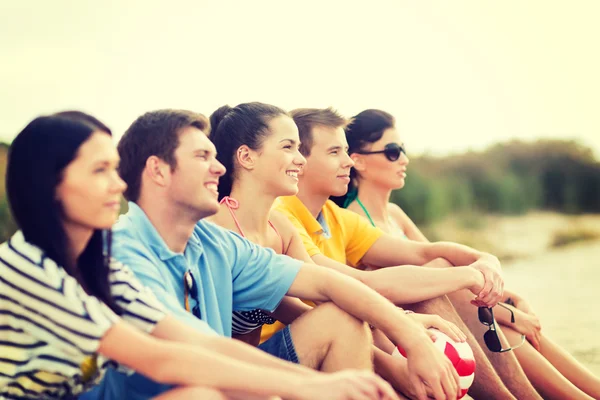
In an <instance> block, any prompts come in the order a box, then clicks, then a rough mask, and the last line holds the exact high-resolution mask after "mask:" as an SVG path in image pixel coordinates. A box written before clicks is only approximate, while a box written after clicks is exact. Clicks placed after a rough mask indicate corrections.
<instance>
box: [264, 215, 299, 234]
mask: <svg viewBox="0 0 600 400" xmlns="http://www.w3.org/2000/svg"><path fill="white" fill-rule="evenodd" d="M269 221H271V223H272V224H273V226H274V227H275V229H277V232H279V234H280V235H281V237H282V238H284V239H285V240H286V241H287V240H289V239H290V238H291V236H292V235H293V234H294V232H296V227H295V226H294V224H293V223H292V221H290V219H289V218H288V216H287V215H286V214H284V213H282V212H281V211H279V210H275V209H274V210H271V213H270V214H269Z"/></svg>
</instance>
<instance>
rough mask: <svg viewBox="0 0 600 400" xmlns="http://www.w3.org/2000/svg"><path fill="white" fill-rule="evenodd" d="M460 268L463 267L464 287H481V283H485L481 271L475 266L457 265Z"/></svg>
mask: <svg viewBox="0 0 600 400" xmlns="http://www.w3.org/2000/svg"><path fill="white" fill-rule="evenodd" d="M459 268H461V269H464V273H465V278H464V282H465V283H466V284H465V287H464V288H465V289H467V288H468V289H471V288H476V287H477V288H483V285H485V277H484V275H483V273H482V272H481V271H480V270H479V269H477V268H475V267H459Z"/></svg>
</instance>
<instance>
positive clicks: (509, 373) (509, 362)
mask: <svg viewBox="0 0 600 400" xmlns="http://www.w3.org/2000/svg"><path fill="white" fill-rule="evenodd" d="M448 298H450V300H451V301H452V304H453V305H454V307H455V309H456V311H457V312H458V315H460V318H461V319H462V321H464V324H462V326H465V325H466V327H468V329H469V330H470V331H471V333H472V335H469V336H474V337H475V339H476V340H477V343H479V345H478V346H477V347H478V349H479V351H481V350H483V354H482V355H484V356H485V357H486V358H487V359H488V360H489V362H491V365H493V366H494V369H495V370H496V373H497V374H498V376H500V378H501V379H502V382H504V383H505V384H506V386H507V387H508V389H509V390H510V391H511V393H512V394H513V395H514V396H515V397H516V398H517V399H519V400H521V399H540V396H539V395H538V393H537V392H536V391H535V389H534V388H533V386H532V385H531V383H530V382H529V380H528V379H527V376H526V375H525V372H524V371H523V368H522V367H521V365H520V364H519V361H518V360H517V357H516V356H515V355H514V354H513V352H512V351H511V352H507V353H493V352H491V351H489V350H488V348H487V346H486V345H485V343H484V341H483V335H484V333H485V332H486V331H487V327H486V326H484V325H483V324H481V322H479V318H478V316H477V309H476V308H475V307H474V306H473V305H472V304H471V303H470V301H471V299H472V298H473V294H472V293H471V292H469V291H467V290H459V291H457V292H454V293H451V294H449V295H448ZM442 317H444V318H446V316H445V315H442ZM446 319H448V318H446ZM451 321H452V320H451ZM452 322H454V323H456V322H455V321H452ZM459 327H460V326H459ZM498 334H499V336H500V338H501V340H502V339H504V340H503V341H504V342H505V343H506V338H505V337H504V335H503V334H502V331H501V330H500V329H498ZM469 344H470V345H471V347H473V346H474V344H471V342H469ZM476 361H477V372H478V373H480V371H481V369H480V365H481V364H480V363H479V360H478V359H477V356H476ZM479 376H481V375H479ZM485 379H487V378H484V380H482V384H485ZM475 382H477V374H475ZM474 397H475V398H478V397H480V396H479V394H474ZM482 398H486V397H485V396H483V397H482Z"/></svg>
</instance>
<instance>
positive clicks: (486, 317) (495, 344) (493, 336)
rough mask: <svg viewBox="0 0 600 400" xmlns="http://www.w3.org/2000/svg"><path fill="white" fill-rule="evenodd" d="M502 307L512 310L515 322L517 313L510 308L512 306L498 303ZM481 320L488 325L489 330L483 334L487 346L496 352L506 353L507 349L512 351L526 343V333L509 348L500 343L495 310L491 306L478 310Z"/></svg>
mask: <svg viewBox="0 0 600 400" xmlns="http://www.w3.org/2000/svg"><path fill="white" fill-rule="evenodd" d="M498 305H499V306H500V307H504V308H506V309H507V310H508V311H510V322H512V323H513V324H514V323H515V314H514V313H513V311H512V310H511V309H510V307H507V306H505V305H504V304H501V303H498ZM478 315H479V322H481V323H482V324H483V325H485V326H487V327H488V331H487V332H486V333H485V334H484V335H483V341H484V342H485V345H486V346H487V348H488V349H489V350H490V351H492V352H494V353H504V352H507V351H511V350H514V349H518V348H519V347H521V346H523V344H525V335H522V337H521V343H519V344H518V345H516V346H512V347H509V348H507V349H503V348H502V343H500V337H499V336H498V331H497V330H496V320H495V318H494V311H493V310H492V308H491V307H479V311H478Z"/></svg>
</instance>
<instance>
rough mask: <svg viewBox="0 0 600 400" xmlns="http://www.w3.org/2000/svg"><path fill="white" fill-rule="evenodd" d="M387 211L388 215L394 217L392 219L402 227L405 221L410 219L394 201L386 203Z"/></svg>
mask: <svg viewBox="0 0 600 400" xmlns="http://www.w3.org/2000/svg"><path fill="white" fill-rule="evenodd" d="M388 213H389V214H390V217H392V218H393V219H394V221H395V222H396V223H397V224H398V225H399V226H400V227H402V228H403V229H404V228H405V226H406V223H407V222H408V221H409V220H410V218H409V217H408V215H406V213H405V212H404V210H402V208H400V206H399V205H398V204H396V203H392V202H390V203H388Z"/></svg>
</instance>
